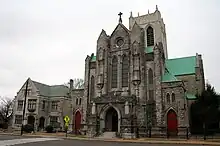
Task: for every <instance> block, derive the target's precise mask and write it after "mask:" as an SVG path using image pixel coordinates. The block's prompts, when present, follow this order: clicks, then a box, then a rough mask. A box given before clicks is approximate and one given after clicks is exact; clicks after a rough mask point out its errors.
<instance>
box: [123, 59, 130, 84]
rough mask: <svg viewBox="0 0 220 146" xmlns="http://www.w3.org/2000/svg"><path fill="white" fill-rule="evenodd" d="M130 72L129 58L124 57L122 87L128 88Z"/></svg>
mask: <svg viewBox="0 0 220 146" xmlns="http://www.w3.org/2000/svg"><path fill="white" fill-rule="evenodd" d="M128 72H129V62H128V57H127V56H123V58H122V87H128Z"/></svg>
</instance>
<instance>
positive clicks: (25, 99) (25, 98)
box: [21, 79, 29, 135]
mask: <svg viewBox="0 0 220 146" xmlns="http://www.w3.org/2000/svg"><path fill="white" fill-rule="evenodd" d="M28 81H29V79H28V80H27V82H26V88H25V93H24V107H23V115H22V124H21V135H22V134H23V127H24V115H25V109H26V101H27V90H28Z"/></svg>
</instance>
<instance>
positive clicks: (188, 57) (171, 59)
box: [166, 56, 196, 60]
mask: <svg viewBox="0 0 220 146" xmlns="http://www.w3.org/2000/svg"><path fill="white" fill-rule="evenodd" d="M191 57H196V56H185V57H178V58H171V59H166V60H176V59H184V58H191Z"/></svg>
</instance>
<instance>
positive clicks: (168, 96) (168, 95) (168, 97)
mask: <svg viewBox="0 0 220 146" xmlns="http://www.w3.org/2000/svg"><path fill="white" fill-rule="evenodd" d="M166 98H167V103H170V94H169V93H167V96H166Z"/></svg>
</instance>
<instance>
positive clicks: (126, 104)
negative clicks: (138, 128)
mask: <svg viewBox="0 0 220 146" xmlns="http://www.w3.org/2000/svg"><path fill="white" fill-rule="evenodd" d="M125 114H126V115H127V114H129V105H128V102H127V101H126V102H125Z"/></svg>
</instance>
